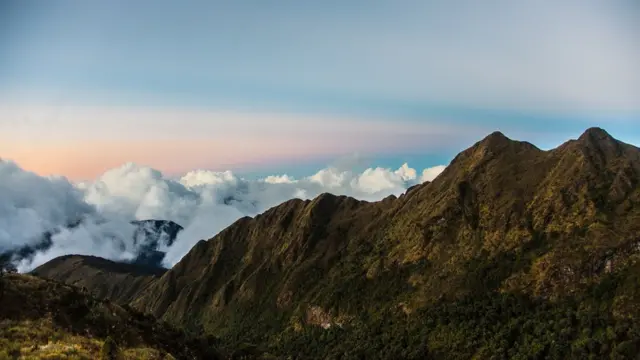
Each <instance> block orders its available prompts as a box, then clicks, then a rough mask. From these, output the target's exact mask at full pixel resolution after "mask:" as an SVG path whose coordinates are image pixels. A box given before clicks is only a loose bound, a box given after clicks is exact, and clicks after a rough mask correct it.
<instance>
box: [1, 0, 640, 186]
mask: <svg viewBox="0 0 640 360" xmlns="http://www.w3.org/2000/svg"><path fill="white" fill-rule="evenodd" d="M639 14H640V7H639V6H637V4H635V3H634V2H632V1H628V0H619V1H613V2H607V3H606V4H603V3H601V2H598V1H594V0H593V1H592V0H588V1H573V0H572V1H568V2H565V3H563V4H561V5H559V4H557V3H555V2H551V1H546V0H545V1H536V2H533V1H531V2H525V3H521V4H518V5H515V4H513V3H511V2H508V1H494V2H491V3H488V4H486V5H485V6H483V7H481V8H475V7H473V6H472V3H471V2H462V4H457V5H452V4H450V3H448V2H438V1H427V2H415V1H412V0H406V1H399V2H394V3H387V2H383V1H374V2H366V3H364V2H356V3H351V4H336V3H332V4H306V5H304V6H299V5H296V4H292V3H289V2H282V3H278V4H272V5H265V4H257V3H253V4H251V5H249V4H246V3H245V4H242V3H233V4H226V3H223V2H217V1H214V2H205V1H196V2H195V3H192V4H191V6H189V7H187V6H185V5H183V4H182V5H181V4H175V3H172V2H169V1H164V0H162V1H154V2H150V1H140V2H136V3H135V4H130V3H125V2H123V1H113V2H108V3H102V4H96V3H81V4H77V3H74V4H73V5H72V4H71V3H69V2H66V1H52V2H48V3H46V4H42V3H39V2H35V1H29V0H27V1H21V2H8V3H4V4H2V5H0V22H1V23H3V25H4V26H5V28H6V29H7V31H4V32H3V35H2V36H0V44H3V48H4V49H6V51H7V52H6V54H7V56H5V57H3V59H2V60H0V99H2V100H0V156H1V157H3V158H8V159H12V160H14V161H16V162H17V163H19V164H20V165H21V166H23V167H24V168H25V169H28V170H31V171H34V172H36V173H38V174H41V175H50V174H56V175H63V176H66V177H69V178H71V179H74V180H87V179H95V178H97V177H98V176H99V175H101V174H102V173H104V172H105V171H107V170H108V169H111V168H114V167H118V166H121V165H122V164H124V163H127V162H135V163H139V164H143V165H145V166H149V167H152V168H155V169H158V170H161V171H163V172H165V173H172V174H180V173H185V172H188V171H190V170H194V169H207V170H216V171H223V170H233V171H235V172H239V173H244V174H249V175H250V174H252V173H270V172H271V173H274V172H276V173H292V174H295V175H297V176H301V175H302V174H304V173H307V174H308V173H309V172H311V171H313V169H319V168H322V167H323V166H324V165H326V164H327V163H329V162H331V161H334V160H335V159H339V158H341V157H345V156H352V155H353V154H354V153H357V154H360V155H361V156H363V157H366V158H368V159H370V161H371V166H378V165H380V166H384V167H396V166H399V165H400V164H403V163H406V162H409V163H411V164H412V165H413V166H415V167H416V168H427V167H431V166H435V165H438V164H442V163H443V162H445V161H447V160H448V159H450V158H452V157H453V155H455V153H456V152H457V151H459V150H460V149H461V148H463V147H464V146H465V145H466V144H469V143H471V142H472V141H474V140H477V139H479V138H481V137H482V136H484V135H485V134H488V133H490V132H492V131H494V130H500V131H502V132H504V133H505V134H507V135H508V136H509V137H512V138H516V139H520V140H524V141H529V142H531V143H534V144H536V145H537V146H540V147H542V148H548V147H552V146H555V145H557V144H559V143H560V142H562V141H564V139H568V138H571V137H573V136H576V134H578V133H579V132H580V131H583V130H584V129H586V128H587V127H590V126H600V127H603V128H605V129H607V131H609V132H610V133H611V134H612V135H613V136H614V137H616V138H618V139H620V140H622V141H625V142H627V143H631V144H636V145H637V144H640V128H638V127H637V126H634V124H637V123H640V103H639V102H638V101H637V99H638V98H639V97H640V71H639V70H638V65H637V64H640V45H639V44H640V25H639V24H640V22H638V21H636V20H637V16H638V15H639ZM505 29H507V30H508V31H505ZM452 30H455V31H452ZM300 169H302V170H300ZM249 175H248V176H249Z"/></svg>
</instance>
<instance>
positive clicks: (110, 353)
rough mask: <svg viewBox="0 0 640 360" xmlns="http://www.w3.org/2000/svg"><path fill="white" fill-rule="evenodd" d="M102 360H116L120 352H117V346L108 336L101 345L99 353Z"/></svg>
mask: <svg viewBox="0 0 640 360" xmlns="http://www.w3.org/2000/svg"><path fill="white" fill-rule="evenodd" d="M100 356H101V358H102V360H117V359H119V358H120V352H119V350H118V344H116V342H115V341H114V340H113V339H112V338H111V336H108V337H107V338H106V339H105V341H104V344H103V345H102V351H101V352H100Z"/></svg>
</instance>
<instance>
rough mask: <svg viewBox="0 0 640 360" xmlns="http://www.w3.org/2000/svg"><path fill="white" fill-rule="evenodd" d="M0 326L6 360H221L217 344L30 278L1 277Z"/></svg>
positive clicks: (75, 290) (0, 342)
mask: <svg viewBox="0 0 640 360" xmlns="http://www.w3.org/2000/svg"><path fill="white" fill-rule="evenodd" d="M0 324H1V326H0V358H2V359H18V358H20V359H27V358H28V359H100V358H102V359H213V360H215V359H222V358H223V356H222V355H221V354H220V353H219V352H218V351H217V350H216V344H215V340H214V339H206V338H198V337H194V336H191V335H187V334H185V333H184V332H182V331H180V330H178V329H176V328H174V327H172V326H170V325H168V324H165V323H162V322H158V321H157V320H156V319H154V318H153V317H150V316H148V315H144V314H142V313H138V312H136V311H134V310H133V309H131V308H128V307H121V306H118V305H115V304H113V303H111V302H109V301H104V300H97V299H95V298H93V297H91V296H89V295H88V294H86V293H83V292H82V291H80V290H79V289H78V288H76V287H73V286H69V285H64V284H61V283H58V282H54V281H50V280H43V279H40V278H36V277H33V276H30V275H20V274H10V275H2V276H0ZM109 355H111V356H109Z"/></svg>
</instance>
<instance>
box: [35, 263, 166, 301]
mask: <svg viewBox="0 0 640 360" xmlns="http://www.w3.org/2000/svg"><path fill="white" fill-rule="evenodd" d="M165 271H166V270H164V269H161V268H157V267H155V266H146V265H138V264H128V263H119V262H114V261H111V260H106V259H103V258H100V257H96V256H81V255H66V256H61V257H58V258H55V259H53V260H51V261H49V262H47V263H46V264H44V265H42V266H39V267H37V268H36V269H34V270H33V271H32V272H31V273H32V274H33V275H37V276H40V277H45V278H49V279H53V280H57V281H60V282H65V283H67V284H71V285H75V286H77V287H79V288H83V287H84V288H87V289H90V292H91V294H92V295H93V296H96V297H98V298H101V299H110V300H111V301H114V302H117V303H119V304H127V303H129V302H131V301H132V300H133V299H135V297H136V296H137V294H139V293H140V292H141V291H142V290H144V289H145V288H146V287H147V286H149V284H151V282H153V281H154V280H156V279H159V278H160V276H161V275H162V274H163V273H164V272H165Z"/></svg>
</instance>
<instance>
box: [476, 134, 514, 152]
mask: <svg viewBox="0 0 640 360" xmlns="http://www.w3.org/2000/svg"><path fill="white" fill-rule="evenodd" d="M514 143H516V141H514V140H511V139H509V138H508V137H506V136H505V135H504V134H503V133H502V132H500V131H494V132H492V133H491V134H489V135H487V136H486V137H485V138H484V139H482V140H480V141H479V142H477V143H476V146H475V147H477V148H481V149H486V150H495V151H500V150H502V149H504V148H505V147H508V146H509V145H511V144H514Z"/></svg>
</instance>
